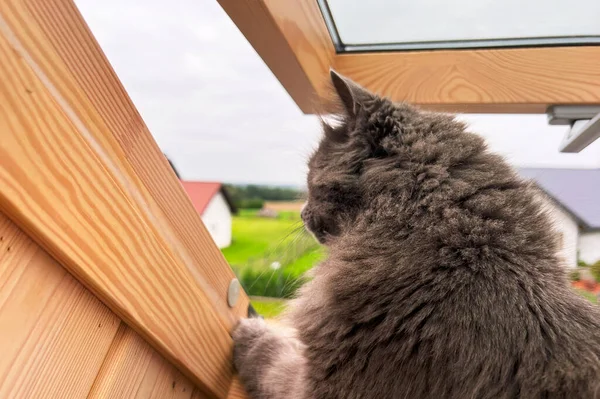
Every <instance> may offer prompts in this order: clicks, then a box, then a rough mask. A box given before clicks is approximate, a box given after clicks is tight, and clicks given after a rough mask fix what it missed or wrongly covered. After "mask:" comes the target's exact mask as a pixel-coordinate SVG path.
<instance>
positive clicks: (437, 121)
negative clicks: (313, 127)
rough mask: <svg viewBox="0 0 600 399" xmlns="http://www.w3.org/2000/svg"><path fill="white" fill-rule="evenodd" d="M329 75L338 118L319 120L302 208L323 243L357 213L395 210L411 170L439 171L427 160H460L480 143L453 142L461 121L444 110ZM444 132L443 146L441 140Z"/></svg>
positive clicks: (407, 187) (408, 188) (411, 179)
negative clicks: (413, 103) (387, 95)
mask: <svg viewBox="0 0 600 399" xmlns="http://www.w3.org/2000/svg"><path fill="white" fill-rule="evenodd" d="M330 76H331V81H332V86H333V91H334V93H335V94H336V96H337V98H338V100H339V101H338V102H339V104H340V105H341V112H340V113H339V115H338V116H339V118H338V119H339V121H338V122H339V123H336V124H335V125H330V124H328V123H323V129H324V136H323V138H322V140H321V142H320V144H319V146H318V148H317V150H316V151H315V152H314V153H313V155H312V157H311V158H310V161H309V172H308V182H307V183H308V201H307V203H306V205H305V207H304V209H303V211H302V219H303V220H304V223H305V226H306V227H307V229H308V230H309V231H311V232H312V233H313V234H314V235H315V236H316V237H317V239H318V240H319V241H320V242H321V243H324V244H329V243H330V242H331V241H332V240H335V239H336V237H339V236H341V235H343V234H344V233H345V232H346V231H347V230H348V229H351V228H353V226H355V225H356V223H357V221H358V219H362V220H363V221H364V219H365V217H364V216H365V215H369V217H371V218H373V217H378V215H379V214H382V213H384V212H388V213H390V214H391V213H394V212H396V211H395V209H396V208H397V207H398V206H402V204H403V203H406V201H407V200H408V198H406V197H407V196H408V195H409V194H410V192H411V188H412V187H411V185H412V184H413V183H414V180H415V177H416V176H417V175H419V174H425V175H432V174H433V175H435V174H436V173H442V174H443V173H444V171H443V166H442V167H441V168H440V167H436V166H435V165H433V164H435V163H440V162H438V161H441V163H442V164H443V163H444V161H447V163H448V162H449V163H452V162H454V161H455V162H460V158H462V157H463V156H468V155H469V153H470V152H471V151H473V150H476V151H481V148H482V147H483V142H482V141H481V140H477V139H475V140H472V139H470V140H466V141H465V143H457V138H459V139H458V141H461V140H464V137H463V136H464V135H463V134H462V133H463V131H464V126H463V125H462V124H461V123H459V122H456V121H455V120H454V118H453V117H451V116H449V115H442V114H435V113H428V112H423V111H419V110H418V109H416V108H414V107H412V106H409V105H406V104H398V103H393V102H392V101H390V100H388V99H386V98H382V97H380V96H378V95H376V94H374V93H371V92H369V91H368V90H366V89H364V88H363V87H361V86H359V85H358V84H356V83H354V82H353V81H351V80H350V79H348V78H346V77H343V76H341V75H339V74H338V73H336V72H335V71H333V70H332V71H331V72H330ZM469 136H470V135H469ZM460 137H463V138H462V139H460ZM444 140H448V142H450V143H451V148H447V147H444V145H441V143H442V142H443V141H444ZM473 146H475V147H477V148H476V149H474V148H471V147H473ZM463 150H464V152H463ZM428 164H430V166H427V165H428ZM392 208H394V209H392Z"/></svg>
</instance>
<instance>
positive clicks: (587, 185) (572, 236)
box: [519, 168, 600, 267]
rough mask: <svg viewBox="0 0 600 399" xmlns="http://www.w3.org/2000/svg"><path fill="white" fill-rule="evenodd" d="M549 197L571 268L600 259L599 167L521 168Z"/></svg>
mask: <svg viewBox="0 0 600 399" xmlns="http://www.w3.org/2000/svg"><path fill="white" fill-rule="evenodd" d="M519 172H520V173H521V175H522V176H524V177H526V178H529V179H533V180H534V181H535V182H536V184H537V185H538V186H539V187H540V188H541V189H542V190H543V191H544V192H545V193H546V194H548V196H549V201H547V202H548V207H549V210H550V213H551V214H552V215H553V217H554V220H555V221H556V228H557V230H558V231H559V232H560V234H561V235H560V237H559V239H560V240H561V242H562V247H563V256H564V258H565V260H566V262H567V266H568V267H577V261H578V260H582V261H584V262H586V263H588V264H592V263H594V262H596V261H598V260H600V169H551V168H522V169H520V170H519Z"/></svg>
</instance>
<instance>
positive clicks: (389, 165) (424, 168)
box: [233, 72, 600, 399]
mask: <svg viewBox="0 0 600 399" xmlns="http://www.w3.org/2000/svg"><path fill="white" fill-rule="evenodd" d="M331 79H332V82H333V87H334V88H335V92H336V93H337V96H338V97H339V100H340V103H341V104H342V105H343V112H342V114H341V120H340V123H339V125H336V126H329V125H327V124H324V130H325V134H324V137H323V139H322V141H321V143H320V145H319V147H318V149H317V151H316V152H315V153H314V155H313V156H312V158H311V159H310V162H309V167H310V171H309V174H308V187H309V198H308V202H307V205H306V207H305V209H304V210H303V212H302V218H303V220H304V222H305V225H306V227H307V228H308V229H309V230H310V231H311V232H312V233H313V234H314V235H315V236H316V237H317V239H318V240H319V241H320V242H321V243H322V244H324V245H325V246H327V247H328V253H329V256H328V258H327V259H326V260H325V261H324V262H322V264H320V265H319V266H317V267H316V268H315V269H314V272H313V274H314V275H313V279H312V280H311V281H310V282H309V283H308V284H307V285H305V286H304V287H303V289H302V290H301V292H300V295H299V298H298V299H297V300H295V301H294V303H293V304H292V305H291V306H290V308H291V309H290V312H289V314H288V315H287V316H286V318H285V319H284V323H285V325H287V326H289V327H288V328H287V329H282V328H278V327H273V326H271V325H269V324H267V323H265V322H264V321H263V320H261V319H257V318H251V319H245V320H242V321H241V322H240V323H239V324H238V326H237V327H236V329H235V330H234V332H233V337H234V341H235V349H234V361H235V367H236V368H237V370H238V371H239V374H240V376H241V379H242V381H243V383H244V385H245V387H246V389H247V390H248V393H249V395H250V397H252V398H254V399H271V398H290V399H312V398H315V399H325V398H327V399H329V398H344V399H347V398H377V399H387V398H436V399H439V398H461V399H462V398H516V397H521V398H592V397H600V309H599V308H598V307H596V306H594V305H592V304H590V303H588V302H587V301H586V300H584V299H582V298H581V297H580V296H578V295H577V294H576V293H574V292H573V291H572V290H571V289H570V287H569V285H568V281H567V278H566V275H565V271H564V267H563V265H562V264H561V260H560V258H559V256H558V255H557V254H558V251H559V248H558V244H557V239H556V235H555V232H554V229H553V226H552V222H551V220H550V218H549V216H548V215H547V214H546V213H545V211H544V209H543V206H542V204H541V203H540V201H539V199H538V196H537V194H536V192H535V190H534V188H533V186H532V184H531V183H529V182H526V181H524V180H522V179H521V178H519V177H518V176H517V175H516V173H515V172H514V171H513V170H512V169H511V167H510V166H508V164H507V163H506V162H505V161H504V160H503V159H502V158H501V157H499V156H497V155H494V154H491V153H489V152H488V151H487V149H486V146H485V144H484V142H483V140H482V139H481V138H480V137H478V136H476V135H475V134H472V133H468V132H466V131H465V126H464V125H463V124H462V123H461V122H459V121H457V120H455V119H454V118H453V117H452V116H449V115H442V114H435V113H427V112H423V111H420V110H418V109H416V108H413V107H411V106H408V105H405V104H395V103H393V102H391V101H389V100H388V99H385V98H381V97H379V96H377V95H374V94H372V93H370V92H368V91H366V90H365V89H363V88H362V87H360V86H358V85H357V84H355V83H353V82H352V81H350V80H349V79H347V78H345V77H342V76H340V75H338V74H336V73H335V72H332V73H331Z"/></svg>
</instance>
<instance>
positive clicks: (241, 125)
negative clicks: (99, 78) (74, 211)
mask: <svg viewBox="0 0 600 399" xmlns="http://www.w3.org/2000/svg"><path fill="white" fill-rule="evenodd" d="M75 3H76V4H77V6H78V7H79V10H80V11H81V13H82V15H83V17H84V19H85V20H86V22H87V23H88V25H89V26H90V29H91V30H92V32H93V33H94V35H95V37H96V39H97V40H98V42H99V43H100V46H101V47H102V49H103V50H104V52H105V54H106V56H107V57H108V59H109V61H110V63H111V64H112V66H113V68H114V69H115V71H116V73H117V75H118V76H119V78H120V79H121V81H122V83H123V85H124V86H125V89H126V90H127V92H128V93H129V96H130V97H131V98H132V100H133V102H134V104H135V105H136V107H137V108H138V110H139V112H140V114H141V115H142V118H143V119H144V121H145V122H146V124H147V125H148V127H149V129H150V131H151V132H152V134H153V136H154V139H155V140H156V141H157V143H158V144H159V146H160V147H161V149H162V150H163V152H164V153H165V154H166V155H167V156H168V157H169V158H170V159H171V160H172V162H173V163H174V164H175V167H176V168H177V169H178V171H179V173H180V175H181V177H182V178H183V179H186V180H208V181H222V182H231V183H257V184H270V185H304V184H305V176H306V160H307V158H308V156H309V155H310V152H311V150H312V149H313V148H314V147H315V146H316V145H317V143H318V140H319V137H320V134H321V131H320V127H319V122H318V120H317V118H316V117H315V116H310V115H304V114H302V112H301V111H300V110H299V109H298V107H297V106H296V104H295V103H294V102H293V100H292V99H291V97H290V96H289V95H288V94H287V92H286V91H285V89H284V88H283V87H282V86H281V84H280V83H279V81H278V80H277V78H276V77H275V76H274V75H273V74H272V73H271V71H270V70H269V68H268V67H267V66H266V64H265V63H264V62H263V61H262V59H261V58H260V57H259V56H258V54H257V53H256V52H255V51H254V49H253V48H252V46H251V45H250V44H249V43H248V41H247V40H246V39H245V38H244V36H243V35H242V34H241V33H240V31H239V30H238V29H237V27H236V26H235V24H233V22H231V20H230V19H229V17H228V16H227V14H226V13H225V12H224V11H223V10H222V9H221V8H220V6H219V5H218V3H217V1H216V0H170V1H164V0H103V1H98V0H75ZM461 117H462V118H464V119H466V120H467V122H468V123H469V125H470V127H471V128H470V130H471V131H474V132H476V133H479V134H481V135H483V136H484V137H485V138H486V139H487V140H488V143H489V144H490V147H491V148H492V150H494V151H497V152H500V153H501V154H503V155H504V156H506V157H507V159H508V160H509V161H510V162H511V163H513V164H514V165H516V166H536V167H569V168H594V167H596V168H597V167H600V140H599V141H597V142H596V143H594V144H592V145H591V146H590V147H588V148H587V149H585V150H584V151H582V152H581V153H579V154H560V153H559V152H558V146H559V143H560V141H561V140H562V137H563V135H564V133H565V131H566V127H565V126H548V124H547V123H546V116H545V115H465V116H461Z"/></svg>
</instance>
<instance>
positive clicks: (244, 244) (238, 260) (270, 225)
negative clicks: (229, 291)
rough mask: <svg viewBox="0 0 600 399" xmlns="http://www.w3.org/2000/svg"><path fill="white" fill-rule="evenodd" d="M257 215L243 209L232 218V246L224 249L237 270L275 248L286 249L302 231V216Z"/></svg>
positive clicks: (290, 214) (294, 214)
mask: <svg viewBox="0 0 600 399" xmlns="http://www.w3.org/2000/svg"><path fill="white" fill-rule="evenodd" d="M256 213H257V211H256V210H248V209H242V210H240V211H239V213H238V215H236V216H234V217H233V226H232V234H233V239H232V243H231V245H230V246H229V247H228V248H224V249H223V255H225V259H227V261H228V262H229V264H230V265H232V266H234V267H243V266H244V265H245V264H246V263H247V262H248V260H249V259H251V258H259V257H261V256H263V255H264V254H265V253H266V252H267V251H269V250H274V249H275V248H276V247H281V248H284V247H285V246H286V245H287V244H289V243H290V242H291V241H292V240H293V239H294V237H295V236H296V234H300V232H301V229H302V220H301V219H300V214H299V213H293V212H282V213H280V214H279V216H278V217H277V218H274V219H272V218H261V217H258V216H256ZM296 230H297V231H296Z"/></svg>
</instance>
